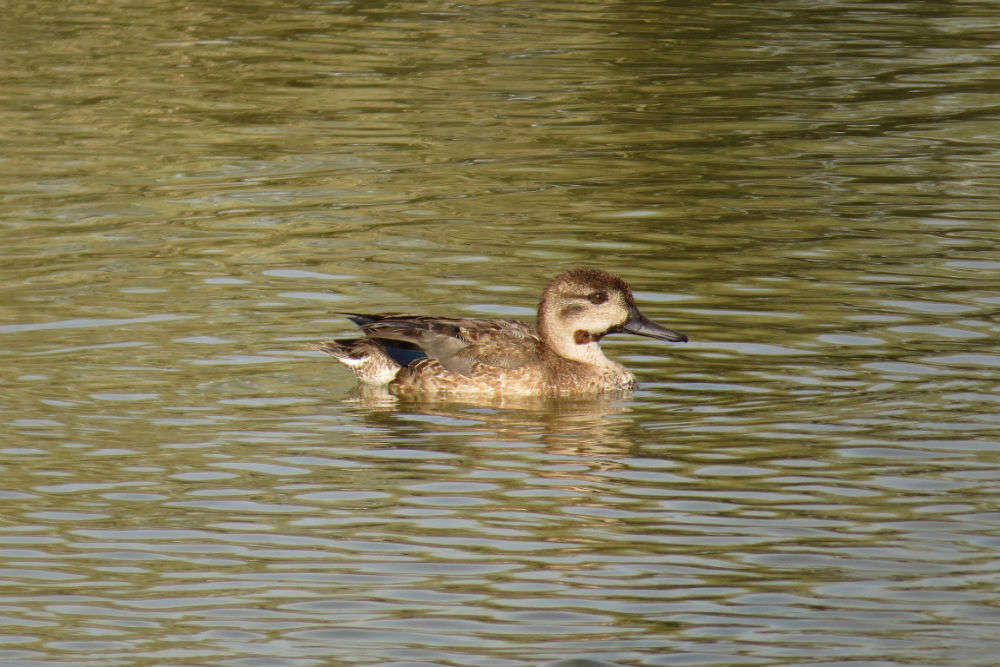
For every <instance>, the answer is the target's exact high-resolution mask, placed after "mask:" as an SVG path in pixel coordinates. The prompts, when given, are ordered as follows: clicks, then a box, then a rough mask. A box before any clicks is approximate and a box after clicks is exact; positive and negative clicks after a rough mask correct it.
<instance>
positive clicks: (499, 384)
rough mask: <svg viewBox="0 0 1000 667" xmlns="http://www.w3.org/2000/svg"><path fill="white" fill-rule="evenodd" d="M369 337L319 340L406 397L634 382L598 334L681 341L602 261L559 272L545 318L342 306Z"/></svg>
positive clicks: (584, 388)
mask: <svg viewBox="0 0 1000 667" xmlns="http://www.w3.org/2000/svg"><path fill="white" fill-rule="evenodd" d="M344 315H346V316H347V318H348V319H350V320H351V321H352V322H354V323H355V324H357V325H358V326H359V327H361V330H362V331H363V332H364V334H365V338H360V339H351V340H332V341H326V342H324V343H321V344H320V345H319V346H317V349H319V350H322V351H323V352H326V353H328V354H330V355H332V356H333V357H335V358H336V359H337V360H338V361H340V362H341V363H343V364H344V365H345V366H347V367H349V368H350V369H351V370H352V371H354V373H355V374H356V375H357V376H358V379H359V380H360V381H361V382H363V383H365V384H368V385H376V386H387V387H388V389H389V391H391V392H392V393H393V394H396V395H400V396H422V395H435V394H449V395H462V394H466V395H498V396H559V395H579V394H600V393H607V392H615V391H627V390H629V389H632V388H633V387H634V386H635V377H634V376H633V375H632V373H630V372H629V371H628V370H627V369H626V368H625V367H624V366H622V365H621V364H619V363H617V362H615V361H612V360H611V359H608V358H607V357H606V356H604V353H603V352H602V351H601V347H600V341H601V338H603V337H604V336H606V335H607V334H613V333H622V332H627V333H632V334H637V335H640V336H648V337H650V338H656V339H658V340H666V341H675V342H684V341H687V336H685V335H684V334H682V333H678V332H677V331H674V330H672V329H668V328H666V327H664V326H661V325H659V324H657V323H656V322H653V321H651V320H650V319H648V318H647V317H646V316H645V315H643V314H642V313H641V312H639V309H638V308H637V307H636V305H635V300H634V299H633V297H632V291H631V290H630V289H629V286H628V284H627V283H626V282H625V281H624V280H622V279H621V278H619V277H617V276H613V275H611V274H610V273H605V272H604V271H598V270H596V269H574V270H572V271H567V272H566V273H563V274H560V275H559V276H557V277H556V278H555V279H553V280H552V282H551V283H549V285H548V287H546V288H545V291H544V292H543V293H542V301H541V303H540V304H539V306H538V327H537V329H536V328H534V327H531V326H529V325H528V324H525V323H524V322H520V321H518V320H507V319H485V320H482V319H467V318H446V317H427V316H420V315H401V314H398V313H384V314H380V315H363V314H360V313H344Z"/></svg>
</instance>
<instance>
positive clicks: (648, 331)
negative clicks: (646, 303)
mask: <svg viewBox="0 0 1000 667" xmlns="http://www.w3.org/2000/svg"><path fill="white" fill-rule="evenodd" d="M621 330H622V331H627V332H628V333H632V334H635V335H637V336H647V337H649V338H655V339H657V340H669V341H671V342H674V343H686V342H687V339H688V337H687V336H685V335H684V334H682V333H681V332H679V331H674V330H673V329H668V328H666V327H665V326H662V325H660V324H657V323H656V322H654V321H653V320H651V319H649V318H648V317H646V316H645V315H643V314H642V313H640V312H639V309H638V308H635V307H633V308H632V315H631V317H629V318H628V321H627V322H625V324H623V325H622V326H621Z"/></svg>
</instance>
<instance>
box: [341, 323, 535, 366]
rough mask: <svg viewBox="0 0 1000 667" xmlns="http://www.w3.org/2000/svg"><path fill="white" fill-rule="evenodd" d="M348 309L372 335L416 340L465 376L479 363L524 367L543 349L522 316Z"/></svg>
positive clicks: (435, 356)
mask: <svg viewBox="0 0 1000 667" xmlns="http://www.w3.org/2000/svg"><path fill="white" fill-rule="evenodd" d="M344 314H345V315H347V317H348V318H349V319H350V320H351V321H352V322H354V323H355V324H357V325H358V326H360V327H361V330H362V331H364V332H365V335H367V336H368V337H369V338H374V339H376V340H386V341H401V342H404V343H409V344H410V345H415V346H416V347H418V348H420V349H421V350H423V351H424V352H425V353H426V354H427V356H428V357H432V358H434V359H437V360H438V362H439V363H440V364H441V365H442V366H444V368H446V369H447V370H449V371H451V372H453V373H459V374H461V375H466V376H468V375H472V374H473V373H474V372H475V367H476V366H477V365H484V366H495V367H499V368H506V369H513V368H520V367H521V366H524V365H525V364H527V363H528V362H530V361H531V360H533V359H537V358H538V357H539V355H540V354H541V345H542V342H541V339H540V338H539V337H538V334H537V333H536V332H535V330H534V329H533V328H532V327H530V326H528V325H527V324H525V323H524V322H519V321H518V320H504V319H493V320H478V319H470V318H447V317H426V316H421V315H401V314H398V313H385V314H380V315H363V314H360V313H344Z"/></svg>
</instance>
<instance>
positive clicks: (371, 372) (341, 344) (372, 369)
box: [314, 338, 402, 385]
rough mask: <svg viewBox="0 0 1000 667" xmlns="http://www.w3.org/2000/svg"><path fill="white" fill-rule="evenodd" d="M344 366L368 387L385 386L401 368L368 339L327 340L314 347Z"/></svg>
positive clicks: (379, 346)
mask: <svg viewBox="0 0 1000 667" xmlns="http://www.w3.org/2000/svg"><path fill="white" fill-rule="evenodd" d="M314 349H316V350H319V351H320V352H326V353H327V354H329V355H330V356H332V357H333V358H334V359H336V360H337V361H339V362H340V363H342V364H344V365H345V366H347V367H348V368H350V369H351V371H353V372H354V374H355V375H357V376H358V380H360V381H361V382H363V383H365V384H370V385H387V384H389V383H390V382H392V380H393V379H394V378H395V377H396V373H398V372H399V369H400V368H402V366H400V365H399V364H398V363H396V361H395V360H394V359H393V358H392V357H391V356H389V354H388V353H387V352H386V351H385V349H384V348H383V347H382V346H381V345H379V344H378V343H377V342H375V341H373V340H371V339H370V338H355V339H350V340H328V341H324V342H322V343H320V344H318V345H316V346H315V347H314Z"/></svg>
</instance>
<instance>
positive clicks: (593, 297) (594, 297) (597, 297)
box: [587, 292, 608, 306]
mask: <svg viewBox="0 0 1000 667" xmlns="http://www.w3.org/2000/svg"><path fill="white" fill-rule="evenodd" d="M587 298H588V299H589V300H590V302H591V303H592V304H594V305H595V306H597V305H600V304H602V303H604V302H605V301H607V300H608V293H607V292H592V293H591V294H590V295H588V296H587Z"/></svg>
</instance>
